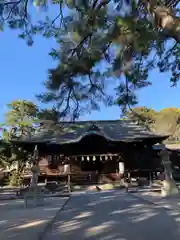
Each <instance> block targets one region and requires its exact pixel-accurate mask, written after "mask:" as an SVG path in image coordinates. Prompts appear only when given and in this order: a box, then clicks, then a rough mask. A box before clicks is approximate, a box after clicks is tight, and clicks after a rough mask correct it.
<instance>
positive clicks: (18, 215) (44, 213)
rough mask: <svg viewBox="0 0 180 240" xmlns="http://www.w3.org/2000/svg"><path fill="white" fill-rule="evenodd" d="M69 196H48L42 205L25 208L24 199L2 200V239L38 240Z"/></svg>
mask: <svg viewBox="0 0 180 240" xmlns="http://www.w3.org/2000/svg"><path fill="white" fill-rule="evenodd" d="M68 199H69V198H67V197H65V198H58V197H55V198H46V199H45V200H44V205H43V206H41V207H36V208H35V207H31V208H24V201H23V200H21V199H17V200H6V201H0V239H1V240H9V239H10V240H19V239H25V240H31V239H33V240H37V239H40V236H41V234H42V233H43V232H44V231H45V229H46V227H47V226H48V224H50V223H51V222H52V221H53V219H54V217H55V216H56V214H57V212H59V211H60V210H61V209H62V208H63V206H64V205H65V204H66V203H67V201H68Z"/></svg>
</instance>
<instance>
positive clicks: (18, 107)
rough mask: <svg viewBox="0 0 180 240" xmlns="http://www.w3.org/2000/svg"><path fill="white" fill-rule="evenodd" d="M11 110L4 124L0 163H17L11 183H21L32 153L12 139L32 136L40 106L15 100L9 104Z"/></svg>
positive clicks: (6, 164) (8, 164)
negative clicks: (14, 142)
mask: <svg viewBox="0 0 180 240" xmlns="http://www.w3.org/2000/svg"><path fill="white" fill-rule="evenodd" d="M7 107H8V109H9V111H8V112H7V114H6V115H5V122H4V123H3V124H2V128H1V130H2V132H3V134H2V137H3V139H2V145H1V150H0V163H1V165H2V164H3V167H4V168H6V167H7V166H8V167H11V166H12V164H15V165H16V170H15V171H14V172H13V173H12V174H11V177H10V183H11V184H13V185H19V184H20V181H21V180H22V179H21V175H22V173H23V170H24V167H25V165H26V163H27V161H29V160H30V153H29V152H28V151H26V150H25V149H23V147H20V146H17V145H15V144H12V142H11V140H15V139H21V138H23V137H30V136H31V134H33V132H34V131H35V129H36V124H37V113H38V108H37V106H36V105H35V104H33V103H32V102H29V101H25V100H17V101H13V102H11V103H10V104H8V105H7Z"/></svg>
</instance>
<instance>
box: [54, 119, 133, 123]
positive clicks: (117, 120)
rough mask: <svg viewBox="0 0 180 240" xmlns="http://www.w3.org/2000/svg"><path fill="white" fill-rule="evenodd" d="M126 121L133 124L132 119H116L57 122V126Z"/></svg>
mask: <svg viewBox="0 0 180 240" xmlns="http://www.w3.org/2000/svg"><path fill="white" fill-rule="evenodd" d="M125 121H130V122H133V120H132V119H114V120H77V121H59V122H56V123H57V124H60V123H62V124H63V123H72V124H76V123H92V124H96V123H101V122H105V123H108V122H125Z"/></svg>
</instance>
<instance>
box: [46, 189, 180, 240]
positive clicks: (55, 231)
mask: <svg viewBox="0 0 180 240" xmlns="http://www.w3.org/2000/svg"><path fill="white" fill-rule="evenodd" d="M179 221H180V211H179V213H178V212H173V211H167V210H165V209H163V208H160V207H158V206H155V205H149V204H147V203H146V202H145V201H141V200H140V199H137V198H135V197H133V196H131V195H128V194H126V193H122V192H121V193H120V192H119V193H118V192H117V191H110V192H106V193H103V192H102V193H97V194H87V195H85V194H84V195H81V196H75V197H73V198H72V199H71V201H70V202H69V203H68V205H66V207H65V209H64V211H63V212H61V213H59V214H58V215H57V218H56V221H55V222H54V224H53V226H52V229H51V230H50V231H49V232H47V233H46V235H45V237H44V239H43V240H59V239H61V240H65V239H67V240H71V239H72V240H73V239H78V240H85V239H98V240H152V239H153V240H159V239H162V238H163V240H178V239H180V231H179Z"/></svg>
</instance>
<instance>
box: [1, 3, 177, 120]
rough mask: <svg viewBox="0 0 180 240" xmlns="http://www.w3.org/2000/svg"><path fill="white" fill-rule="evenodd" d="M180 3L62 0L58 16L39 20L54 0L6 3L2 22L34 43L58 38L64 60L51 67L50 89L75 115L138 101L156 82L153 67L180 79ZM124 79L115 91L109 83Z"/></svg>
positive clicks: (58, 54) (46, 97) (57, 53)
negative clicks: (143, 90)
mask: <svg viewBox="0 0 180 240" xmlns="http://www.w3.org/2000/svg"><path fill="white" fill-rule="evenodd" d="M178 2H179V1H178V0H149V1H146V0H101V1H98V0H85V1H82V0H77V1H74V0H55V1H54V4H55V7H56V10H57V14H56V16H53V17H51V16H50V15H49V12H48V10H47V13H46V14H45V15H46V18H44V16H43V18H42V19H41V20H40V21H38V22H37V21H34V19H33V15H32V14H31V11H32V7H31V5H32V3H33V6H34V7H35V8H39V9H43V8H44V9H45V8H47V7H49V8H51V6H52V5H51V4H49V3H48V1H46V0H36V1H34V2H31V1H30V0H17V1H5V0H2V1H1V3H0V6H1V11H0V14H1V16H2V19H1V22H2V25H3V24H6V23H7V24H8V25H9V26H10V27H11V28H20V29H21V30H22V32H21V34H20V37H21V38H23V39H26V40H27V42H28V44H29V45H32V42H33V35H34V34H37V33H40V34H42V35H43V36H46V37H51V36H52V37H55V38H56V39H57V41H58V43H59V45H60V48H59V49H60V50H59V49H57V50H55V49H52V51H51V53H50V54H51V56H52V57H53V58H55V59H58V60H59V64H58V66H57V67H56V68H55V69H51V70H49V79H48V80H47V82H46V87H47V90H48V91H47V93H45V94H41V95H40V96H39V97H40V99H41V100H42V101H44V102H49V101H54V102H55V103H56V105H57V107H58V108H60V109H61V115H62V116H64V115H67V114H72V117H73V118H74V119H75V118H77V117H78V116H79V114H81V113H82V112H84V111H90V110H91V109H92V108H93V109H98V108H99V103H100V102H101V101H103V102H105V103H106V104H108V105H109V104H114V103H115V104H118V105H121V106H122V109H123V111H125V110H126V107H127V105H129V106H130V105H134V104H136V103H137V99H136V94H135V93H136V90H137V89H139V88H142V87H145V86H148V85H149V84H151V82H149V81H148V80H147V79H148V73H149V71H150V70H151V69H153V68H159V70H160V71H161V72H166V71H170V72H171V79H170V81H171V83H172V85H173V86H175V85H176V83H177V81H178V79H180V55H179V54H180V47H179V43H180V17H179V9H178ZM109 79H110V80H111V82H112V81H113V80H112V79H118V80H119V83H118V86H117V85H116V87H115V91H114V92H113V94H109V92H108V91H107V88H108V87H107V82H108V80H109Z"/></svg>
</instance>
